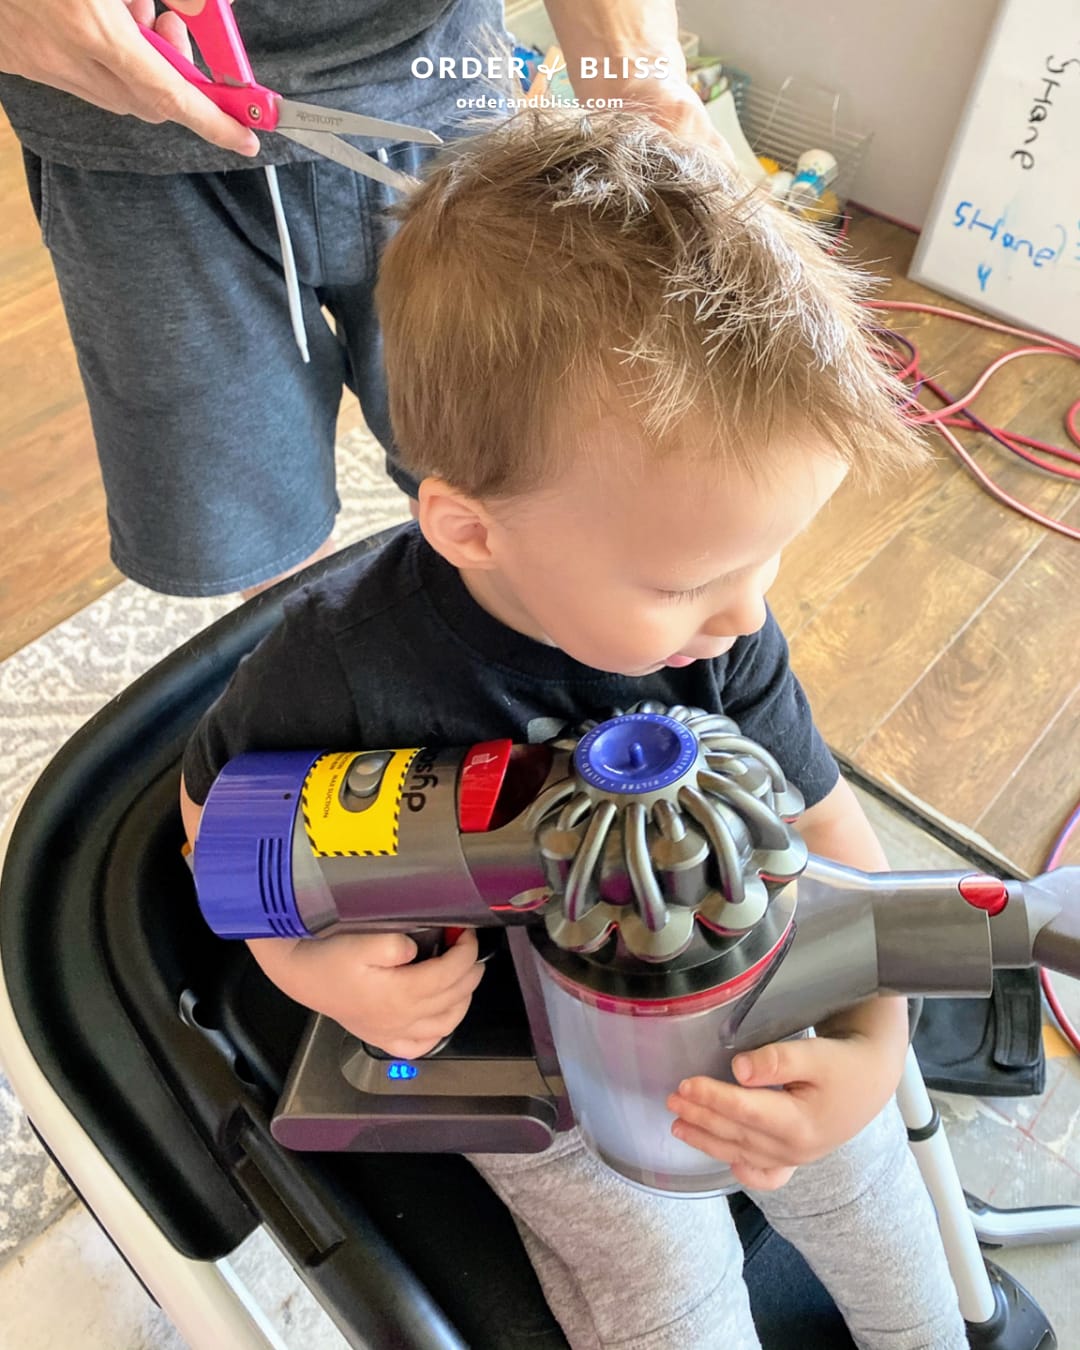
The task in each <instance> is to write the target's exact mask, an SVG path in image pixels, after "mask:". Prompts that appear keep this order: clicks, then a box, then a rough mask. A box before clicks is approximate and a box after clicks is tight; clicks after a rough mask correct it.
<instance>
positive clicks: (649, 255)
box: [377, 110, 924, 497]
mask: <svg viewBox="0 0 1080 1350" xmlns="http://www.w3.org/2000/svg"><path fill="white" fill-rule="evenodd" d="M395 214H396V215H397V216H398V218H399V219H400V221H401V228H400V229H399V230H398V232H397V234H396V235H395V236H394V238H393V239H392V240H391V241H390V243H389V245H388V247H387V249H386V252H385V255H384V258H383V261H382V266H381V273H380V280H379V284H378V289H377V300H378V306H379V312H380V317H381V322H382V327H383V333H384V339H385V348H384V354H385V363H386V370H387V377H388V385H389V393H390V413H391V419H392V422H393V427H394V434H395V437H396V439H397V442H398V446H399V449H400V452H401V457H402V461H403V463H404V464H405V466H406V467H407V468H408V469H409V470H410V471H411V472H412V473H413V474H414V475H415V476H416V477H417V478H424V477H426V476H428V475H436V476H438V477H440V478H443V479H445V480H446V481H447V482H449V483H450V484H451V485H452V486H454V487H456V488H458V489H459V490H461V491H464V492H467V493H469V494H470V495H473V496H476V497H500V496H510V495H514V494H516V493H521V492H526V491H530V490H533V489H535V488H538V487H541V486H544V485H549V486H550V485H552V484H553V483H554V482H555V481H556V476H557V473H558V469H559V464H560V462H561V461H564V459H565V457H567V456H570V455H573V454H575V453H577V452H578V446H577V444H576V431H577V430H579V429H580V428H581V427H582V426H583V425H587V424H588V422H589V420H590V418H591V417H593V416H594V415H595V416H597V417H598V416H599V415H600V414H601V413H602V411H604V410H605V408H607V409H609V410H610V409H611V407H612V401H615V402H617V403H618V404H619V406H621V407H622V408H624V409H628V410H629V411H630V413H631V414H632V416H633V417H634V418H635V420H636V421H637V422H638V424H639V426H640V428H641V431H642V433H643V435H644V437H645V439H646V442H647V443H648V444H649V445H651V446H653V447H655V449H656V451H657V452H658V453H663V452H665V451H667V450H669V449H671V448H672V447H675V446H680V445H688V444H689V442H690V441H691V440H692V441H693V449H694V451H695V453H697V454H699V455H700V454H708V455H709V456H710V457H712V458H717V457H719V458H721V459H722V460H725V461H730V462H733V463H734V464H736V465H737V466H739V467H740V468H742V469H744V470H748V471H749V472H751V473H755V472H757V473H761V472H764V471H765V470H767V469H768V468H769V467H772V468H774V469H775V468H780V469H782V466H779V465H777V464H776V463H775V462H773V463H771V465H770V457H769V448H770V446H771V445H773V444H779V442H780V439H781V437H782V436H789V435H790V434H792V433H794V434H796V435H798V434H799V433H803V434H805V433H806V432H808V431H813V432H816V433H817V435H818V436H820V437H821V438H822V439H823V440H824V441H825V442H826V443H827V444H828V445H831V446H832V447H834V449H835V453H836V454H837V456H838V457H839V458H841V459H842V460H844V461H845V462H846V463H847V464H848V465H849V466H850V467H851V468H852V469H853V470H854V471H855V472H856V473H857V474H859V475H861V476H864V477H868V478H872V477H876V476H877V475H878V474H879V473H880V472H881V471H882V470H885V469H890V468H893V467H896V466H897V465H905V464H911V463H913V462H917V461H919V460H920V459H921V457H922V456H923V454H924V451H923V448H922V443H921V441H920V440H919V438H918V436H917V435H916V434H915V432H914V431H912V430H911V429H910V428H909V427H908V426H906V425H905V424H904V422H903V420H902V418H901V416H900V412H899V404H900V402H901V400H902V398H903V391H902V390H901V389H900V387H899V385H898V384H897V383H896V382H895V380H894V379H893V378H892V377H891V376H890V375H889V374H888V373H887V372H886V371H885V369H884V368H883V366H882V365H881V364H880V362H879V361H878V360H877V359H876V358H875V356H874V354H873V350H872V348H873V341H872V338H871V337H870V334H869V331H868V329H869V324H870V318H869V315H868V312H867V310H866V309H865V308H864V307H863V305H862V304H861V301H862V299H863V297H864V295H865V293H866V290H867V280H866V278H865V277H864V276H863V275H862V274H861V273H859V272H856V271H854V270H853V269H852V268H851V267H850V266H848V265H846V264H844V263H841V262H839V261H837V260H836V259H834V258H832V257H829V256H828V255H827V254H826V252H825V251H824V249H823V248H822V247H821V242H822V241H821V238H820V236H819V235H818V234H817V233H815V232H814V231H813V230H811V229H809V228H808V227H807V226H805V225H804V224H802V223H801V222H800V221H798V220H796V219H794V218H793V217H792V216H791V215H790V214H788V213H787V212H785V211H783V210H782V209H780V208H778V207H775V206H773V205H771V204H770V203H769V202H768V201H766V200H764V199H763V197H762V194H760V193H754V194H749V193H748V191H747V189H746V186H745V184H744V183H741V182H739V181H738V180H737V178H736V177H735V175H734V174H733V173H732V171H731V170H730V169H729V168H728V167H727V166H726V165H725V164H724V163H722V162H721V161H720V159H719V158H718V157H717V156H716V155H714V154H712V153H710V152H709V151H707V150H705V149H701V148H697V147H694V146H691V145H689V144H686V143H684V142H683V141H680V140H679V139H677V138H676V137H674V136H673V135H670V134H668V133H667V132H664V131H663V130H661V129H660V128H658V127H657V126H656V125H655V124H653V123H652V122H650V121H648V120H646V119H645V118H644V117H640V116H637V115H631V114H627V113H625V112H616V113H607V114H601V115H596V114H589V115H588V116H583V115H581V114H578V113H574V112H570V111H567V112H566V113H557V114H552V113H550V112H544V113H538V112H534V111H532V110H526V111H525V112H523V113H521V114H519V115H517V116H515V117H513V118H511V119H510V120H508V121H506V122H504V123H501V124H500V125H498V126H497V127H496V128H495V129H494V130H491V131H486V132H484V133H482V134H480V135H478V136H475V137H473V138H471V139H466V140H462V141H460V142H458V143H456V144H455V145H454V146H452V147H451V148H450V150H449V151H448V152H446V153H445V154H444V156H443V157H442V158H441V159H440V160H438V161H437V162H436V164H435V166H434V167H433V169H432V171H431V172H430V173H429V174H428V175H427V177H426V178H425V180H424V181H423V182H422V183H421V184H420V185H418V186H417V187H416V189H415V190H414V191H413V192H412V193H411V194H410V195H409V196H408V198H407V199H406V200H405V201H404V202H403V203H402V204H401V205H400V206H399V207H398V208H396V211H395ZM815 439H816V438H815Z"/></svg>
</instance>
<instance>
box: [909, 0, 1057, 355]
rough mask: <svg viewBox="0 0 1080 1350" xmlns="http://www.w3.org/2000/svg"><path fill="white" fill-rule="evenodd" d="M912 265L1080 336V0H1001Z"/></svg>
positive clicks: (968, 296)
mask: <svg viewBox="0 0 1080 1350" xmlns="http://www.w3.org/2000/svg"><path fill="white" fill-rule="evenodd" d="M910 276H911V278H912V279H913V280H914V281H919V282H922V283H923V284H924V285H926V286H932V287H933V288H934V289H935V290H939V291H944V292H945V293H946V294H948V295H953V296H956V297H957V298H958V299H960V300H966V301H968V302H969V303H970V304H972V305H974V306H975V307H976V308H978V309H981V310H985V311H987V312H989V313H991V314H997V315H1001V316H1002V317H1004V318H1008V319H1012V320H1014V321H1017V322H1019V323H1021V324H1024V325H1026V326H1028V327H1033V328H1038V329H1040V330H1042V331H1043V332H1047V333H1053V334H1055V335H1056V336H1058V337H1062V338H1067V339H1069V340H1070V341H1073V342H1080V0H1002V4H1001V8H1000V9H999V11H998V14H997V18H996V20H995V23H994V27H993V30H992V31H991V34H990V39H989V42H988V44H987V48H986V51H985V53H984V55H983V59H982V64H981V65H980V68H979V71H978V73H977V74H976V76H975V83H974V86H973V88H972V91H971V94H970V96H969V99H968V104H967V108H966V109H965V112H964V116H963V120H962V121H961V124H960V128H959V130H958V131H957V134H956V139H955V140H954V142H953V145H952V149H951V151H950V154H949V160H948V163H947V164H946V166H945V171H944V173H943V175H942V178H941V181H940V183H939V184H938V188H937V192H936V195H935V198H934V202H933V205H932V206H931V208H930V215H929V217H928V219H927V222H926V225H925V226H924V228H923V232H922V236H921V238H920V241H919V246H918V249H917V250H916V253H915V257H914V259H913V261H912V265H911V272H910Z"/></svg>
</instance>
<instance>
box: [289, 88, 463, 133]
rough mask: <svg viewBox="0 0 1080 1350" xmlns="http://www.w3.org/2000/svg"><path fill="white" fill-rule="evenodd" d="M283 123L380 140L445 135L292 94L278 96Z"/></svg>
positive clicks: (291, 129) (302, 128)
mask: <svg viewBox="0 0 1080 1350" xmlns="http://www.w3.org/2000/svg"><path fill="white" fill-rule="evenodd" d="M282 127H285V128H286V129H287V130H289V131H330V132H337V133H338V135H344V136H374V137H376V138H377V139H379V140H390V141H418V142H419V143H420V144H421V145H442V137H441V136H436V135H435V133H434V132H433V131H428V130H426V129H425V128H424V127H411V126H409V125H408V124H407V123H405V122H384V121H383V120H382V118H380V117H365V116H364V115H363V114H362V113H352V112H338V111H337V109H336V108H320V107H319V106H318V105H317V104H315V103H296V102H295V101H294V100H293V99H291V98H282V99H279V100H278V121H277V126H276V127H275V128H274V129H275V131H280V130H281V129H282Z"/></svg>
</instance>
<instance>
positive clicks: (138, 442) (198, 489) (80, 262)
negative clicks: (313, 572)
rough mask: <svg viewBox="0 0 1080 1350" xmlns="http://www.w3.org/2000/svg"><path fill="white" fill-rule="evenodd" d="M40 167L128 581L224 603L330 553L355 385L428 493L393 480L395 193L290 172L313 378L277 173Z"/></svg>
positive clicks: (397, 150)
mask: <svg viewBox="0 0 1080 1350" xmlns="http://www.w3.org/2000/svg"><path fill="white" fill-rule="evenodd" d="M436 130H439V131H440V133H441V134H442V135H443V136H444V137H445V138H447V139H450V138H452V137H454V136H455V135H460V129H455V128H452V127H451V128H447V127H442V128H436ZM430 153H431V151H430V150H428V149H425V148H424V147H420V146H414V145H409V144H406V145H400V146H394V147H391V148H390V153H389V162H390V163H391V164H392V165H393V166H394V167H395V168H399V169H402V170H403V171H405V172H408V173H417V172H418V171H419V169H420V166H421V164H422V162H423V160H424V159H425V158H426V157H427V156H428V155H430ZM26 167H27V175H28V179H29V185H30V193H31V197H32V199H33V200H34V204H35V207H36V208H37V211H38V216H39V220H40V222H41V229H42V235H43V237H44V239H45V243H46V244H47V246H48V248H49V250H50V252H51V254H52V259H53V263H54V266H55V268H56V275H57V279H58V281H59V283H60V291H61V295H62V297H63V302H64V308H65V311H66V314H67V319H68V324H69V326H70V329H71V334H72V338H73V339H74V343H75V350H76V354H77V356H78V360H79V369H80V371H81V373H82V378H83V383H84V385H85V387H86V396H87V399H88V402H89V405H90V415H91V418H92V421H93V428H94V437H95V440H96V442H97V450H98V456H99V459H100V461H101V470H102V476H103V478H104V481H105V491H106V495H107V499H108V517H109V532H110V536H111V541H112V548H111V552H112V559H113V561H114V563H115V564H116V566H117V567H118V568H119V569H120V570H121V571H122V572H124V573H126V575H127V576H129V577H132V578H134V580H136V581H139V582H142V584H143V585H145V586H149V587H151V588H152V589H154V590H157V591H164V592H166V593H168V594H171V595H219V594H223V593H225V592H229V591H235V590H240V589H242V588H243V587H246V586H251V585H254V584H256V583H257V582H259V581H263V580H265V579H266V578H267V577H270V576H274V575H275V574H276V573H279V572H282V571H285V570H286V569H288V568H289V567H291V566H293V565H295V564H296V563H298V562H301V561H302V560H303V559H304V558H306V557H308V556H309V555H310V554H311V553H313V552H314V551H315V549H316V548H318V546H319V545H320V544H321V543H322V542H323V540H324V539H326V538H327V536H328V535H329V534H330V531H331V528H332V526H333V523H334V517H335V515H336V513H337V510H338V505H339V503H338V498H337V492H336V490H335V486H334V439H335V425H336V419H337V410H338V404H339V402H340V399H341V393H342V388H343V386H344V385H348V387H349V388H351V389H352V390H353V391H354V392H355V393H356V394H357V396H358V397H359V400H360V404H361V407H362V409H363V413H364V417H365V419H366V420H367V423H368V425H369V427H370V428H371V430H372V431H373V432H374V433H375V435H376V437H377V438H378V439H379V441H380V442H381V443H382V445H383V446H384V447H385V449H386V451H387V467H388V469H389V470H390V472H391V474H392V476H393V477H394V479H395V480H396V481H397V482H398V484H399V485H400V486H401V487H402V488H403V489H404V490H405V491H407V492H410V491H411V492H412V493H413V494H415V490H416V487H415V484H414V483H412V482H411V481H410V479H409V478H408V476H407V475H406V474H405V473H404V472H403V471H401V470H400V469H396V468H395V467H394V464H393V459H394V442H393V436H392V433H391V431H390V424H389V417H388V414H387V400H386V389H385V383H384V378H383V370H382V356H381V340H380V334H379V328H378V324H377V323H376V320H375V313H374V308H373V304H372V290H373V287H374V282H375V271H376V265H377V261H378V258H379V254H380V251H381V249H382V246H383V244H384V242H385V240H386V238H387V236H388V231H389V229H390V228H391V227H390V225H389V223H388V222H387V221H386V219H385V216H384V208H385V207H386V205H387V204H388V201H389V199H390V198H391V197H392V195H393V194H392V193H391V192H390V190H389V189H387V188H385V187H384V186H383V185H382V184H381V183H378V182H375V181H374V180H373V179H369V178H366V177H363V176H361V175H359V174H356V173H353V172H352V171H351V170H348V169H345V168H341V167H340V166H338V165H336V164H333V163H331V162H330V161H329V160H322V159H320V160H318V161H314V162H311V163H302V164H290V165H283V166H281V167H279V169H278V178H279V182H280V185H281V194H282V199H283V202H284V207H285V214H286V218H287V220H288V222H289V228H290V233H291V235H292V241H293V248H294V251H295V254H296V264H297V270H298V272H299V275H300V283H301V290H302V294H303V303H304V317H305V326H306V328H307V335H308V343H309V347H310V351H311V362H310V364H309V365H304V364H303V363H302V361H301V359H300V354H299V351H298V350H297V347H296V344H295V341H294V339H293V334H292V329H291V326H290V322H289V313H288V308H287V304H286V293H285V283H284V279H283V276H282V270H281V263H280V251H279V247H278V241H277V234H276V231H275V227H274V217H273V210H272V207H271V203H270V195H269V190H268V185H267V182H266V178H265V176H264V174H263V172H262V171H261V170H259V169H239V170H236V171H235V172H230V173H214V174H176V175H171V174H169V175H150V174H145V175H144V174H127V173H105V172H94V171H86V170H79V169H72V168H68V167H66V166H64V165H61V164H58V163H54V162H52V161H42V160H41V159H39V158H38V157H37V156H36V155H31V154H29V153H27V155H26ZM324 307H325V309H326V310H327V311H329V313H331V314H332V315H333V317H334V322H335V325H336V332H335V331H334V330H332V329H331V328H330V327H329V326H328V325H327V323H326V321H325V319H324V318H323V315H322V313H321V310H322V309H323V308H324Z"/></svg>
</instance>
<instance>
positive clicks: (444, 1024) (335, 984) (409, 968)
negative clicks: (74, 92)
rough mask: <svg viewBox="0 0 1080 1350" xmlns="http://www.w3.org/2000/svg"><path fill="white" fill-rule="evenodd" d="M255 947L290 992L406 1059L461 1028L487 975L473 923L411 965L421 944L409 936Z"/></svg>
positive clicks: (272, 942)
mask: <svg viewBox="0 0 1080 1350" xmlns="http://www.w3.org/2000/svg"><path fill="white" fill-rule="evenodd" d="M248 946H249V947H250V948H251V951H252V953H253V954H254V956H255V959H256V960H257V961H258V963H259V965H260V966H261V967H262V969H263V971H264V972H265V973H266V975H267V976H268V977H269V978H270V979H271V980H273V982H274V983H275V984H276V985H277V986H278V988H279V989H280V990H282V992H283V993H286V994H288V995H289V997H290V998H294V999H296V1001H297V1002H298V1003H303V1004H304V1005H305V1006H306V1007H308V1008H312V1009H313V1010H314V1011H315V1012H320V1013H325V1015H326V1016H327V1017H332V1018H333V1020H334V1021H335V1022H338V1023H339V1024H340V1025H341V1026H343V1027H344V1028H345V1030H346V1031H350V1032H352V1034H353V1035H354V1036H359V1038H360V1039H361V1040H362V1041H367V1042H368V1044H369V1045H377V1046H378V1047H379V1048H380V1049H381V1050H385V1051H386V1052H387V1054H390V1055H399V1056H400V1057H401V1058H402V1059H415V1058H416V1057H417V1056H418V1055H423V1054H426V1053H427V1052H428V1051H429V1050H430V1049H432V1048H433V1047H434V1046H436V1045H438V1043H439V1041H441V1040H442V1038H443V1037H444V1036H447V1035H449V1033H450V1032H451V1031H453V1030H454V1028H455V1027H456V1026H457V1025H458V1023H459V1022H460V1021H461V1019H462V1018H463V1017H464V1016H465V1014H466V1012H467V1011H468V1008H469V1003H470V1001H471V999H472V993H473V990H474V989H475V988H476V986H477V985H478V984H479V983H480V977H481V976H482V975H483V973H484V967H483V966H482V965H480V964H479V963H478V962H477V959H476V956H477V945H476V933H475V932H474V931H473V930H472V929H469V928H467V929H466V930H465V931H464V932H463V933H462V934H461V936H460V937H459V938H458V940H457V941H456V942H455V943H454V945H453V946H452V947H451V948H450V949H449V950H448V951H446V952H444V953H443V954H442V955H441V956H434V957H430V958H428V959H427V960H424V961H418V962H416V964H415V965H409V964H408V963H409V962H410V961H412V958H413V957H414V956H415V955H416V943H415V942H413V940H412V938H410V937H406V936H405V934H404V933H370V934H369V933H336V934H334V935H333V936H331V937H326V938H301V939H297V940H296V941H289V940H283V939H281V938H259V939H254V940H252V941H250V942H249V943H248Z"/></svg>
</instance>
